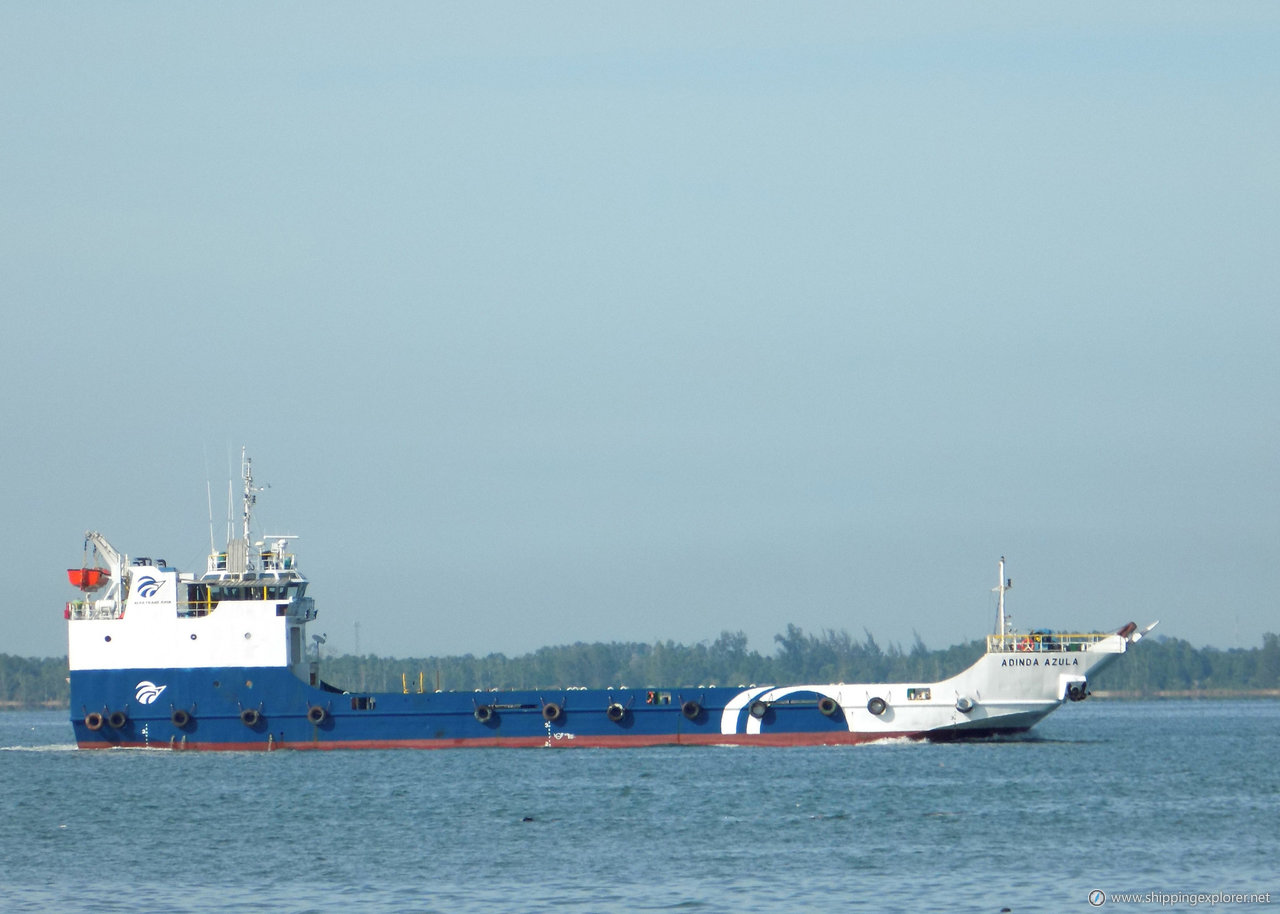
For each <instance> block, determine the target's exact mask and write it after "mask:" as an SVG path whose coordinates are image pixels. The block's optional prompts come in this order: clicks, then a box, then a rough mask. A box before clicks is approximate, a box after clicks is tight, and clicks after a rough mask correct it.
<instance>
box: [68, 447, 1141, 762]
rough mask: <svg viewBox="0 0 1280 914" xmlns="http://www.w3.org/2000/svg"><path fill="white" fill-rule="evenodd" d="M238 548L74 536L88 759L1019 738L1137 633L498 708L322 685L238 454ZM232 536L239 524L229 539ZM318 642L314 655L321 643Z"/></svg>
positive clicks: (513, 700) (475, 701) (302, 604)
mask: <svg viewBox="0 0 1280 914" xmlns="http://www.w3.org/2000/svg"><path fill="white" fill-rule="evenodd" d="M241 478H242V483H243V492H242V496H241V501H242V510H241V517H240V523H239V525H238V530H235V529H233V530H232V531H229V534H230V533H231V532H235V533H238V535H236V536H232V535H228V538H227V544H226V547H225V549H220V550H219V549H214V550H211V553H210V555H209V557H208V561H207V566H206V568H205V570H204V572H203V573H201V574H196V573H193V572H184V571H181V570H180V569H178V568H174V567H171V566H170V565H168V564H167V563H166V562H165V561H164V560H163V559H152V558H149V557H135V558H132V559H130V558H129V557H128V556H127V555H125V554H123V553H121V552H119V551H117V550H116V548H115V547H114V546H112V544H111V543H110V542H109V541H108V540H107V539H106V537H104V536H103V535H102V534H101V533H98V532H96V531H91V532H89V533H86V534H85V555H84V561H83V563H82V566H81V567H80V568H72V569H69V570H68V579H69V583H70V585H71V586H72V587H74V588H75V589H76V591H77V596H76V598H75V599H73V600H71V601H70V602H68V603H67V604H66V607H65V611H64V615H65V618H66V622H67V634H68V660H69V664H70V682H71V725H72V728H73V729H74V731H75V740H76V744H77V745H78V746H79V747H80V748H82V749H107V748H158V749H174V750H188V749H190V750H233V751H269V750H274V749H387V748H414V749H438V748H457V747H467V746H470V747H522V746H523V747H534V746H537V747H552V748H559V747H628V746H655V745H750V746H799V745H838V744H853V743H863V742H869V741H873V740H884V739H893V738H910V739H920V740H953V739H971V738H979V737H992V736H999V735H1003V734H1013V733H1022V732H1025V731H1027V730H1029V729H1030V728H1031V727H1032V726H1034V725H1035V724H1036V723H1037V722H1039V721H1040V720H1042V719H1043V718H1044V717H1045V716H1047V715H1048V714H1050V713H1052V712H1053V711H1055V710H1056V709H1058V708H1059V707H1062V706H1063V705H1064V704H1068V703H1071V702H1076V701H1082V700H1084V699H1085V698H1087V697H1088V695H1089V683H1090V678H1091V677H1092V676H1094V675H1096V674H1097V672H1098V671H1099V670H1101V669H1103V668H1104V667H1105V666H1106V665H1108V664H1109V663H1111V662H1112V661H1114V660H1115V659H1116V658H1118V657H1119V656H1120V655H1122V654H1123V653H1124V652H1125V651H1126V650H1127V649H1128V647H1129V646H1130V645H1132V644H1135V643H1136V642H1137V641H1138V640H1140V639H1141V638H1142V637H1143V635H1145V634H1146V633H1147V632H1149V631H1150V630H1151V629H1152V628H1153V627H1154V626H1155V623H1152V624H1151V625H1149V626H1147V627H1146V628H1145V629H1142V630H1139V629H1138V627H1137V626H1136V625H1135V624H1134V623H1132V622H1130V623H1129V624H1127V625H1125V626H1124V627H1122V628H1121V629H1119V630H1118V631H1115V632H1095V633H1087V634H1071V633H1060V632H1053V631H1051V630H1048V629H1041V630H1036V631H1031V632H1026V633H1018V632H1014V631H1012V630H1010V627H1009V625H1008V624H1007V619H1006V616H1005V611H1004V600H1005V591H1006V589H1007V588H1008V586H1009V584H1010V582H1009V581H1008V580H1007V579H1006V578H1005V576H1004V559H1003V558H1002V559H1001V560H1000V563H999V578H998V583H997V586H996V588H995V591H996V592H997V593H998V601H997V602H998V610H997V621H996V626H995V631H994V633H992V634H990V635H988V636H987V640H986V650H985V652H984V653H983V655H982V656H981V657H979V658H978V660H977V661H976V662H975V663H974V664H973V665H972V666H970V667H969V668H968V669H965V670H964V671H962V672H960V673H958V674H956V675H955V676H952V677H951V678H949V679H944V680H941V681H938V682H925V681H912V682H893V683H888V682H859V683H843V682H841V683H824V684H778V685H751V686H738V687H726V686H710V685H707V686H701V685H690V684H667V685H664V684H661V683H654V684H646V685H644V686H641V687H637V688H627V687H624V686H616V687H612V688H575V687H555V688H552V687H546V688H537V689H514V690H506V689H504V690H491V691H474V692H467V691H442V690H428V689H426V688H423V687H422V685H421V684H419V685H418V687H417V688H416V689H411V688H409V687H408V685H407V684H406V687H405V688H404V689H403V690H402V691H401V692H365V691H354V690H350V689H346V688H343V687H341V686H340V685H336V684H332V683H329V682H327V681H326V680H325V679H324V677H323V675H322V673H321V663H320V660H319V650H318V644H317V645H316V649H315V650H311V649H308V646H307V645H308V640H307V625H308V623H311V622H313V621H314V620H315V618H316V606H315V602H314V599H313V598H312V597H311V596H310V594H309V593H308V588H309V585H310V582H309V581H308V579H307V578H306V577H305V576H304V575H303V574H302V572H301V570H300V568H299V565H298V561H297V558H296V556H295V555H294V553H293V551H292V549H291V543H292V541H293V540H294V539H296V537H293V536H263V537H262V538H261V539H258V540H254V539H253V537H252V530H251V525H252V510H253V506H254V503H255V500H256V498H257V492H258V491H259V490H257V489H255V487H254V481H253V469H252V461H251V460H250V459H249V458H248V457H247V456H245V455H244V454H242V455H241ZM232 526H233V528H234V527H235V526H236V525H232ZM316 637H317V636H313V638H316Z"/></svg>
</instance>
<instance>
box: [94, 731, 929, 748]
mask: <svg viewBox="0 0 1280 914" xmlns="http://www.w3.org/2000/svg"><path fill="white" fill-rule="evenodd" d="M927 738H929V734H927V733H921V732H914V733H911V732H906V731H903V732H901V733H874V734H872V733H752V734H745V733H736V734H735V733H708V734H705V735H704V734H697V735H694V734H685V735H681V736H679V737H670V736H577V735H573V736H569V735H568V734H565V735H561V736H560V738H556V737H554V736H553V737H552V738H551V739H547V738H546V737H520V738H501V737H498V738H494V739H353V740H317V741H315V742H275V741H266V742H263V741H262V740H255V741H254V742H248V743H241V742H236V743H209V742H188V743H181V742H174V743H141V742H117V743H107V742H92V743H79V744H78V745H79V747H80V748H81V749H177V750H193V751H197V752H270V751H274V750H276V749H293V750H300V749H312V750H315V749H321V750H335V749H336V750H340V749H544V748H550V749H626V748H639V747H643V746H851V745H857V744H860V743H871V742H878V741H881V740H886V739H927Z"/></svg>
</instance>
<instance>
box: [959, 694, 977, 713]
mask: <svg viewBox="0 0 1280 914" xmlns="http://www.w3.org/2000/svg"><path fill="white" fill-rule="evenodd" d="M956 710H957V711H959V712H960V713H961V714H968V713H969V712H970V711H972V710H973V699H972V698H970V697H969V696H968V695H961V696H960V697H959V698H957V699H956Z"/></svg>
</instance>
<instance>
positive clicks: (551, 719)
mask: <svg viewBox="0 0 1280 914" xmlns="http://www.w3.org/2000/svg"><path fill="white" fill-rule="evenodd" d="M563 713H564V709H563V708H562V707H560V706H559V705H558V704H556V703H555V702H554V701H549V702H547V703H546V704H545V705H543V706H542V719H543V720H545V721H546V722H547V723H551V724H553V723H555V722H556V721H558V720H559V719H560V715H562V714H563Z"/></svg>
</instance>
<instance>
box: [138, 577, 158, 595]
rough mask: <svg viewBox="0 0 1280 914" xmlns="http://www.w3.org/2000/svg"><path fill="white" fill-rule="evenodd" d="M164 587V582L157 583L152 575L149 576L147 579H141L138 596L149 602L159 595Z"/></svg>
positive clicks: (139, 580)
mask: <svg viewBox="0 0 1280 914" xmlns="http://www.w3.org/2000/svg"><path fill="white" fill-rule="evenodd" d="M163 586H164V585H163V583H162V582H160V581H157V580H156V579H155V578H153V577H152V576H151V575H147V576H146V577H145V578H139V579H138V596H140V597H142V598H144V599H148V600H149V599H151V598H152V597H154V596H155V595H156V594H158V593H159V592H160V588H161V587H163Z"/></svg>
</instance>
